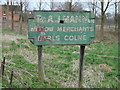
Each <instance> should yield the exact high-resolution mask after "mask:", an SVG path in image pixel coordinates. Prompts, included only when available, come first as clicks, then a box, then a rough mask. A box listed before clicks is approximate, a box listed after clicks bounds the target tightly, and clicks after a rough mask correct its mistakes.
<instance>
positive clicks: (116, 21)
mask: <svg viewBox="0 0 120 90" xmlns="http://www.w3.org/2000/svg"><path fill="white" fill-rule="evenodd" d="M117 4H118V2H117V1H116V0H115V18H114V19H115V30H117V24H118V20H117V16H118V15H117Z"/></svg>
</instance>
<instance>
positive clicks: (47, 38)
mask: <svg viewBox="0 0 120 90" xmlns="http://www.w3.org/2000/svg"><path fill="white" fill-rule="evenodd" d="M38 41H60V36H59V35H57V36H44V35H40V36H38Z"/></svg>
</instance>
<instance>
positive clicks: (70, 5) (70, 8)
mask: <svg viewBox="0 0 120 90" xmlns="http://www.w3.org/2000/svg"><path fill="white" fill-rule="evenodd" d="M71 10H72V0H70V3H69V11H71Z"/></svg>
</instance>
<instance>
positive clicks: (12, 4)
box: [11, 0, 14, 31]
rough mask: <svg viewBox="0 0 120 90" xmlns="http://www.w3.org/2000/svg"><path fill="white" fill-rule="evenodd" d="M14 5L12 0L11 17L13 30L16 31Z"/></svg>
mask: <svg viewBox="0 0 120 90" xmlns="http://www.w3.org/2000/svg"><path fill="white" fill-rule="evenodd" d="M13 7H14V6H13V3H12V0H11V14H12V15H11V17H12V18H11V24H12V31H14V12H13V11H14V10H13Z"/></svg>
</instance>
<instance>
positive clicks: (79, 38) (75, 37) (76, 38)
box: [64, 35, 86, 41]
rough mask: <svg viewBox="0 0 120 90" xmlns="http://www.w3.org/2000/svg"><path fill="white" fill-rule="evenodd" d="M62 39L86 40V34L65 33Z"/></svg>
mask: <svg viewBox="0 0 120 90" xmlns="http://www.w3.org/2000/svg"><path fill="white" fill-rule="evenodd" d="M64 40H65V41H68V40H69V41H73V40H74V41H77V40H80V41H81V40H86V35H70V36H68V35H65V36H64Z"/></svg>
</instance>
